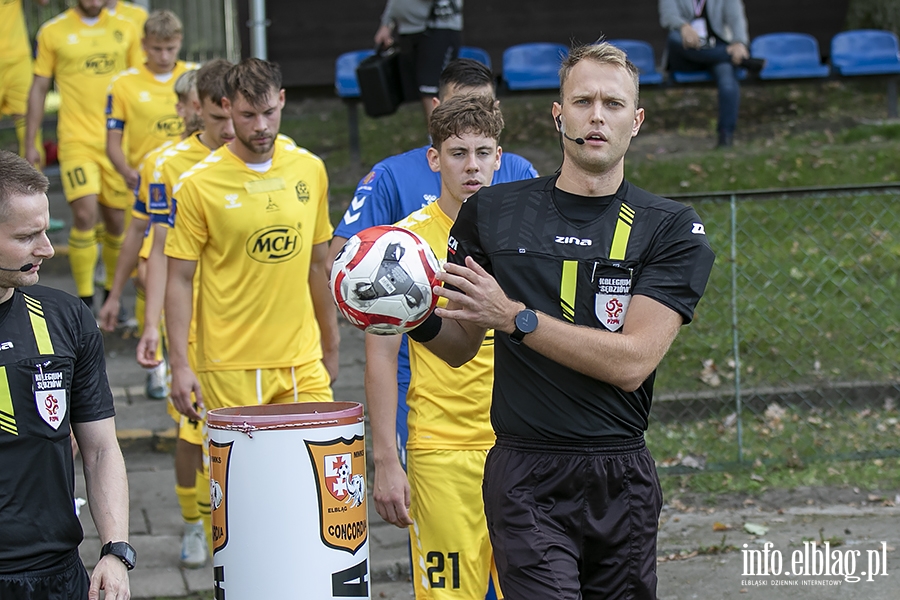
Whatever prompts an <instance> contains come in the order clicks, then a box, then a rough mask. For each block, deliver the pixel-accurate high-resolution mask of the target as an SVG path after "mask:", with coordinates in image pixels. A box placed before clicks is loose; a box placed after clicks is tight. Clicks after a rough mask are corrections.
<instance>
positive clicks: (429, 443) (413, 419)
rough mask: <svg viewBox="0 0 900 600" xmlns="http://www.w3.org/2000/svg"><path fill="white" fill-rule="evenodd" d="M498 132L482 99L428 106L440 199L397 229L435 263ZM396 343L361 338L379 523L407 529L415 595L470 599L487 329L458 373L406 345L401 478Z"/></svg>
mask: <svg viewBox="0 0 900 600" xmlns="http://www.w3.org/2000/svg"><path fill="white" fill-rule="evenodd" d="M502 129H503V117H502V116H501V114H500V109H499V108H498V107H497V105H496V103H495V101H494V99H493V98H492V97H491V96H482V95H473V96H456V97H453V98H450V99H449V100H446V101H444V102H443V103H441V104H440V105H439V106H437V108H435V110H434V112H433V113H432V115H431V121H430V125H429V132H430V134H431V139H432V144H433V145H432V147H431V148H429V149H428V163H429V166H430V167H431V169H432V170H433V171H435V172H439V173H440V174H441V195H440V197H439V198H438V199H437V201H436V202H433V203H431V204H429V205H428V206H426V207H425V208H422V209H420V210H418V211H416V212H414V213H412V214H411V215H409V216H408V217H406V218H405V219H403V220H402V221H400V222H399V223H397V225H398V226H400V227H403V228H406V229H409V230H410V231H413V232H415V233H417V234H419V235H420V236H422V238H424V239H425V241H427V242H428V244H429V245H430V246H431V247H432V249H433V250H434V251H435V253H436V254H437V255H438V256H442V255H446V247H447V238H448V237H449V234H450V227H451V226H452V225H453V222H454V221H455V220H456V215H457V214H458V212H459V209H460V207H461V206H462V205H463V203H464V202H465V201H466V199H467V198H468V197H469V196H471V195H472V194H474V193H475V192H476V191H478V189H480V188H481V187H482V186H486V185H490V184H491V181H492V180H493V177H494V172H495V171H496V170H497V169H499V168H500V155H501V153H502V150H501V149H500V146H499V145H498V140H499V137H500V132H501V130H502ZM441 302H442V303H443V304H446V302H444V301H443V300H441ZM400 341H401V340H400V336H399V335H398V336H378V335H371V334H367V335H366V376H365V382H366V402H367V403H368V405H369V418H370V420H371V424H372V443H373V454H374V459H375V486H374V499H375V508H376V510H377V511H378V514H379V515H381V516H382V518H384V519H385V520H386V521H388V522H390V523H393V524H394V525H397V526H398V527H407V526H408V527H409V535H410V545H411V548H412V564H413V569H414V572H413V576H412V579H413V586H414V588H415V592H416V598H418V599H423V598H426V599H451V598H452V599H479V600H480V599H481V598H484V597H485V594H486V592H487V591H488V585H489V580H490V579H491V577H492V572H493V553H492V551H491V544H490V540H489V539H488V530H487V523H486V521H485V517H484V502H483V500H482V497H481V480H482V477H483V473H484V461H485V458H486V457H487V452H488V450H489V449H490V448H491V447H492V446H493V445H494V432H493V430H492V428H491V423H490V415H489V413H490V405H491V387H492V383H493V372H494V336H493V332H492V331H488V333H487V335H486V336H485V338H484V342H483V344H482V346H481V350H480V351H479V352H478V354H477V356H476V357H475V358H474V359H473V360H471V361H470V362H468V363H466V364H465V365H463V366H462V367H460V368H458V369H454V368H452V367H450V366H448V365H447V363H445V362H444V361H443V360H441V359H440V358H438V357H437V356H435V355H434V354H432V353H431V352H430V351H429V350H428V349H426V348H425V346H423V345H422V344H420V343H418V342H415V341H413V340H412V339H410V342H409V358H410V369H411V377H410V384H409V391H408V393H407V403H408V405H409V416H408V425H409V440H408V442H407V445H406V449H407V461H408V462H407V473H404V471H403V467H402V465H401V464H400V459H399V457H398V454H397V442H396V439H397V437H396V432H395V430H396V411H397V354H398V353H399V351H400ZM493 581H494V582H496V581H497V578H496V575H494V576H493ZM497 592H498V593H497V597H501V598H502V595H500V594H499V590H497Z"/></svg>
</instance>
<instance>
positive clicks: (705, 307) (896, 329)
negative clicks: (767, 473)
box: [647, 184, 900, 472]
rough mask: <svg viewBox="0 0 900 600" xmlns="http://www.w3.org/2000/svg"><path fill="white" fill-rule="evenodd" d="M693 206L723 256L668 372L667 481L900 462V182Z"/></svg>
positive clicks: (663, 442)
mask: <svg viewBox="0 0 900 600" xmlns="http://www.w3.org/2000/svg"><path fill="white" fill-rule="evenodd" d="M681 201H683V202H687V203H690V204H692V205H693V206H694V207H695V209H696V210H697V212H698V213H699V214H700V216H701V218H702V219H703V221H704V223H705V226H706V232H707V235H708V237H709V241H710V244H711V245H712V247H713V249H714V250H715V251H716V254H717V256H716V264H715V267H714V269H713V272H712V275H711V277H710V281H709V285H708V287H707V289H706V294H705V295H704V297H703V299H702V300H701V302H700V305H699V306H698V308H697V314H696V317H695V320H694V322H693V323H692V324H691V325H690V326H688V327H685V328H683V330H682V331H681V333H680V334H679V337H678V339H676V341H675V343H674V344H673V346H672V348H671V349H670V351H669V353H668V355H667V356H666V358H665V359H664V360H663V363H662V364H661V365H660V368H659V373H658V377H657V382H656V394H655V398H654V404H653V413H652V415H651V422H652V425H651V427H650V430H649V431H648V434H647V440H648V444H649V445H650V447H651V449H652V450H653V452H654V455H655V457H656V459H657V461H658V462H659V463H660V465H661V466H662V467H664V469H663V471H666V470H668V471H669V472H683V471H685V470H686V469H690V470H693V469H702V468H711V467H718V468H729V467H732V466H737V465H741V464H748V463H757V464H758V463H759V462H760V461H761V462H770V461H773V462H780V463H783V464H786V465H788V466H800V465H802V464H804V463H805V462H809V461H813V460H819V459H832V460H838V459H847V458H864V457H878V456H897V455H900V413H898V406H900V368H898V367H900V344H898V342H900V306H898V303H897V298H898V295H900V185H896V184H894V185H883V186H860V187H849V188H831V189H806V190H783V191H762V192H748V193H742V194H731V195H727V194H721V195H718V196H707V197H701V196H694V197H683V198H681Z"/></svg>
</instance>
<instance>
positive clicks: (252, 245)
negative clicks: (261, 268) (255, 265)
mask: <svg viewBox="0 0 900 600" xmlns="http://www.w3.org/2000/svg"><path fill="white" fill-rule="evenodd" d="M301 246H302V238H301V237H300V232H299V231H297V230H296V229H294V228H293V227H291V226H289V225H275V226H272V227H266V228H265V229H260V230H259V231H257V232H256V233H254V234H253V235H251V236H250V239H248V240H247V254H248V255H249V256H250V258H252V259H253V260H255V261H257V262H261V263H280V262H285V261H287V260H290V259H292V258H294V257H295V256H297V255H298V254H300V248H301Z"/></svg>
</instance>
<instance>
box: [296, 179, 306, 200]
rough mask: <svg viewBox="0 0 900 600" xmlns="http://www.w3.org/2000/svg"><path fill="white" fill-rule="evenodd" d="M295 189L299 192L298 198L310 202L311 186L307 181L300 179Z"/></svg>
mask: <svg viewBox="0 0 900 600" xmlns="http://www.w3.org/2000/svg"><path fill="white" fill-rule="evenodd" d="M294 191H296V192H297V200H299V201H300V202H302V203H303V204H306V203H307V202H309V187H308V186H307V185H306V182H305V181H298V182H297V185H295V186H294Z"/></svg>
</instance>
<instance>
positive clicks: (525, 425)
mask: <svg viewBox="0 0 900 600" xmlns="http://www.w3.org/2000/svg"><path fill="white" fill-rule="evenodd" d="M560 81H561V86H560V100H559V102H555V103H554V104H553V108H552V115H553V118H554V121H555V123H556V126H557V128H558V130H559V132H560V136H561V141H562V142H563V148H564V150H563V164H562V166H561V168H560V171H559V173H558V174H557V175H552V176H550V177H543V178H540V179H532V180H528V181H522V182H517V183H510V184H504V185H495V186H491V187H489V188H484V189H482V190H480V191H479V192H478V193H476V194H475V195H474V196H472V197H471V198H469V200H468V201H467V202H466V203H465V204H464V205H463V207H462V209H461V210H460V213H459V217H458V218H457V221H456V224H455V225H454V226H453V228H452V230H451V231H450V240H449V249H448V257H447V260H448V262H447V264H446V266H445V272H444V273H442V274H441V276H440V278H441V280H442V281H443V282H444V284H445V286H447V287H444V288H436V290H437V292H436V293H438V294H439V295H441V296H444V297H446V298H447V299H448V300H449V304H448V305H447V307H446V308H444V309H440V308H439V309H437V310H436V311H435V313H434V314H433V315H432V316H431V317H429V319H428V320H426V322H425V323H423V324H422V325H421V326H420V327H418V328H417V329H415V330H413V331H412V332H410V336H411V337H412V338H413V339H417V340H419V341H423V342H427V345H428V348H429V349H431V350H432V351H433V352H434V353H435V354H437V355H438V356H441V357H442V358H444V360H446V361H447V362H448V363H450V364H452V365H458V364H462V363H464V362H466V361H467V360H469V359H470V358H471V357H472V356H474V354H475V352H476V351H477V349H478V347H479V344H480V342H481V339H482V337H483V335H484V332H485V330H486V329H489V328H493V329H495V330H496V331H497V334H496V338H495V341H496V345H497V346H496V355H495V367H494V368H495V374H494V393H493V404H492V407H491V422H492V424H493V427H494V430H495V432H496V434H497V443H496V446H495V447H494V448H493V449H492V450H491V451H490V454H489V455H488V458H487V464H486V466H485V476H484V486H483V489H484V501H485V513H486V515H487V521H488V528H489V530H490V536H491V543H492V544H493V547H494V554H495V557H496V561H497V567H498V569H499V572H500V587H501V588H502V589H503V592H504V594H505V597H506V598H507V600H518V599H520V598H556V599H575V598H585V599H587V598H595V599H600V598H603V599H614V598H655V597H656V584H657V578H656V533H657V522H658V519H659V511H660V508H661V506H662V492H661V489H660V486H659V479H658V477H657V473H656V467H655V465H654V463H653V458H652V457H651V456H650V453H649V451H648V450H647V448H646V446H645V445H644V437H643V436H644V431H646V429H647V423H648V416H649V413H650V403H651V400H652V396H653V381H654V378H655V372H656V367H657V365H658V364H659V362H660V360H662V357H663V355H665V353H666V351H667V350H668V348H669V346H670V345H671V343H672V341H673V340H674V339H675V336H676V335H677V334H678V330H679V329H680V328H681V326H682V325H683V324H686V323H689V322H690V321H691V319H692V317H693V314H694V308H695V307H696V305H697V302H698V301H699V300H700V297H701V295H702V294H703V291H704V289H705V288H706V282H707V279H708V277H709V273H710V270H711V268H712V265H713V261H714V258H715V256H714V254H713V252H712V250H711V249H710V247H709V243H708V241H707V239H706V235H705V231H704V227H703V223H702V222H701V221H700V218H699V217H698V216H697V213H696V212H695V211H694V210H693V209H692V208H690V207H687V206H684V205H682V204H679V203H676V202H674V201H671V200H667V199H664V198H660V197H659V196H655V195H653V194H650V193H648V192H645V191H644V190H641V189H639V188H637V187H635V186H633V185H631V184H630V183H628V182H627V181H625V179H624V157H625V152H626V151H627V150H628V146H629V144H630V142H631V138H633V137H634V136H636V135H637V133H638V131H639V130H640V127H641V123H643V120H644V111H643V109H640V108H638V107H637V106H638V71H637V69H636V68H635V67H634V65H632V64H631V63H630V62H628V61H627V60H626V58H625V54H624V53H623V52H621V51H620V50H618V49H616V48H615V47H613V46H611V45H609V44H606V43H599V44H595V45H587V46H580V47H576V48H573V49H572V50H571V52H570V53H569V56H568V58H567V59H566V60H565V61H563V64H562V67H561V69H560Z"/></svg>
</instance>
